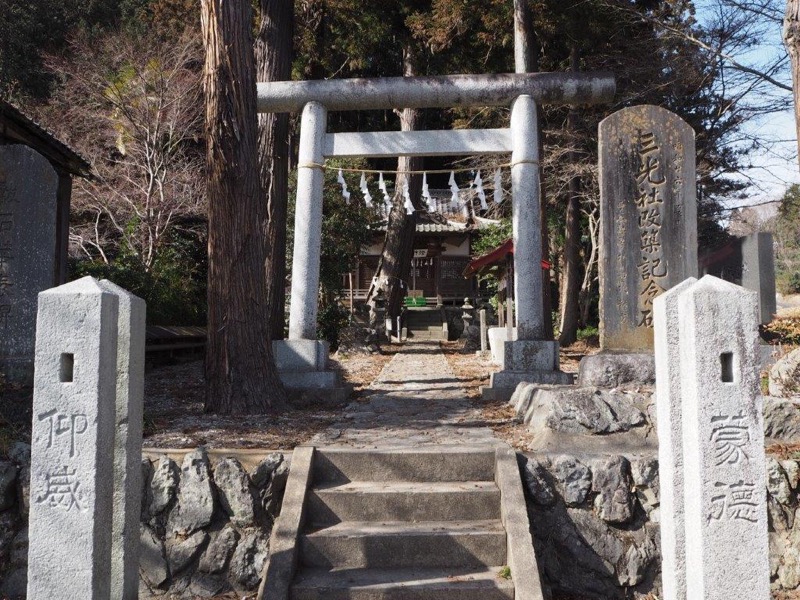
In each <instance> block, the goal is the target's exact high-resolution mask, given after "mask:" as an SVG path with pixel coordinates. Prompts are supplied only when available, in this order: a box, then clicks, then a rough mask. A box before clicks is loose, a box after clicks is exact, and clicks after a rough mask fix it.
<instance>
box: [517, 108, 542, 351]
mask: <svg viewBox="0 0 800 600" xmlns="http://www.w3.org/2000/svg"><path fill="white" fill-rule="evenodd" d="M511 143H512V147H513V151H512V153H511V164H512V165H513V166H512V167H511V186H512V197H513V205H512V226H513V238H514V290H515V292H516V298H515V300H516V307H515V308H516V312H517V339H519V340H543V339H545V335H544V316H543V314H542V268H541V262H542V226H541V219H542V216H541V207H540V204H539V186H540V181H539V125H538V116H537V108H536V102H534V100H533V98H531V97H530V96H520V97H519V98H517V100H516V101H515V102H514V106H513V107H512V109H511Z"/></svg>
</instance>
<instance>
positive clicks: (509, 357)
mask: <svg viewBox="0 0 800 600" xmlns="http://www.w3.org/2000/svg"><path fill="white" fill-rule="evenodd" d="M500 366H501V367H502V368H503V369H504V370H508V371H555V370H558V342H549V341H543V340H516V341H513V342H504V343H503V360H502V362H501V363H500Z"/></svg>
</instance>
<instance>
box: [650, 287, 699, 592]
mask: <svg viewBox="0 0 800 600" xmlns="http://www.w3.org/2000/svg"><path fill="white" fill-rule="evenodd" d="M696 282H697V279H695V278H694V277H690V278H689V279H687V280H686V281H684V282H682V283H679V284H678V285H676V286H675V287H674V288H672V289H671V290H668V291H667V292H665V293H664V294H662V295H661V296H659V297H658V298H656V299H655V301H654V302H653V315H654V319H655V354H656V361H655V363H656V364H655V367H656V417H657V418H656V422H657V423H658V465H659V482H660V501H661V506H662V510H661V511H660V514H661V573H662V585H663V588H664V598H665V599H666V598H669V599H671V600H677V599H680V600H686V523H685V519H684V506H683V490H684V486H683V426H682V420H681V369H680V366H681V365H680V359H681V355H680V350H681V347H680V337H679V332H678V327H677V323H678V299H679V298H680V295H681V294H682V293H683V292H684V291H686V289H688V288H690V287H691V286H692V285H693V284H695V283H696Z"/></svg>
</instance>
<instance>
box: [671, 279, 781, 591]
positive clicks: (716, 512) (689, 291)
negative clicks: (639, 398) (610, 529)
mask: <svg viewBox="0 0 800 600" xmlns="http://www.w3.org/2000/svg"><path fill="white" fill-rule="evenodd" d="M676 292H677V293H676V294H667V295H665V296H662V297H661V298H658V299H657V300H656V301H655V307H656V311H655V315H656V319H658V320H659V321H660V322H659V323H658V324H657V328H658V330H659V333H658V336H657V341H658V342H659V343H658V344H657V346H656V363H657V369H658V371H657V372H658V376H659V378H658V381H657V388H658V393H657V402H658V403H660V404H661V406H659V407H658V415H659V419H658V437H659V456H660V457H661V459H662V461H663V464H662V466H661V481H662V482H667V484H668V486H671V487H672V491H671V493H668V494H665V495H662V498H661V502H662V504H661V512H662V514H666V515H673V514H680V515H682V518H681V519H673V518H667V519H665V520H664V521H663V522H662V532H661V535H662V545H664V544H665V542H666V545H665V546H664V547H662V550H663V552H664V555H665V560H664V563H663V573H662V577H663V580H664V597H665V599H666V600H688V599H694V598H703V599H704V600H729V599H730V598H747V599H748V600H767V599H768V598H770V565H769V543H768V522H767V497H766V490H765V486H764V482H765V481H766V479H767V473H766V457H765V451H764V433H763V426H764V423H763V417H762V399H761V395H760V392H759V374H758V354H757V349H758V339H759V338H758V321H759V319H758V299H757V296H756V294H755V293H754V292H750V291H748V290H745V289H744V288H742V287H740V286H737V285H734V284H732V283H728V282H725V281H723V280H721V279H717V278H715V277H712V276H710V275H707V276H705V277H703V278H702V279H701V280H700V281H696V282H693V283H690V284H689V285H682V286H681V289H679V290H676ZM669 414H671V416H670V417H668V418H664V419H662V417H663V416H666V415H669ZM678 447H679V449H678V450H676V449H677V448H678ZM670 456H671V457H675V456H680V457H681V459H680V461H678V462H676V461H674V460H669V459H667V460H664V458H665V457H670ZM675 482H678V485H677V486H675ZM680 488H682V493H675V492H676V491H678V489H680ZM676 529H680V530H679V531H676ZM676 542H677V544H678V546H676Z"/></svg>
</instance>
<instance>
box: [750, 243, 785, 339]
mask: <svg viewBox="0 0 800 600" xmlns="http://www.w3.org/2000/svg"><path fill="white" fill-rule="evenodd" d="M774 243H775V242H774V239H773V237H772V234H771V233H769V232H766V231H759V232H756V233H753V234H751V235H748V236H747V237H745V238H743V239H742V287H744V288H746V289H748V290H752V291H754V292H756V293H757V294H758V316H759V321H758V322H759V323H761V324H762V325H767V324H768V323H771V322H772V318H773V317H774V316H775V313H776V312H777V311H778V306H777V299H776V297H775V249H774Z"/></svg>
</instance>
